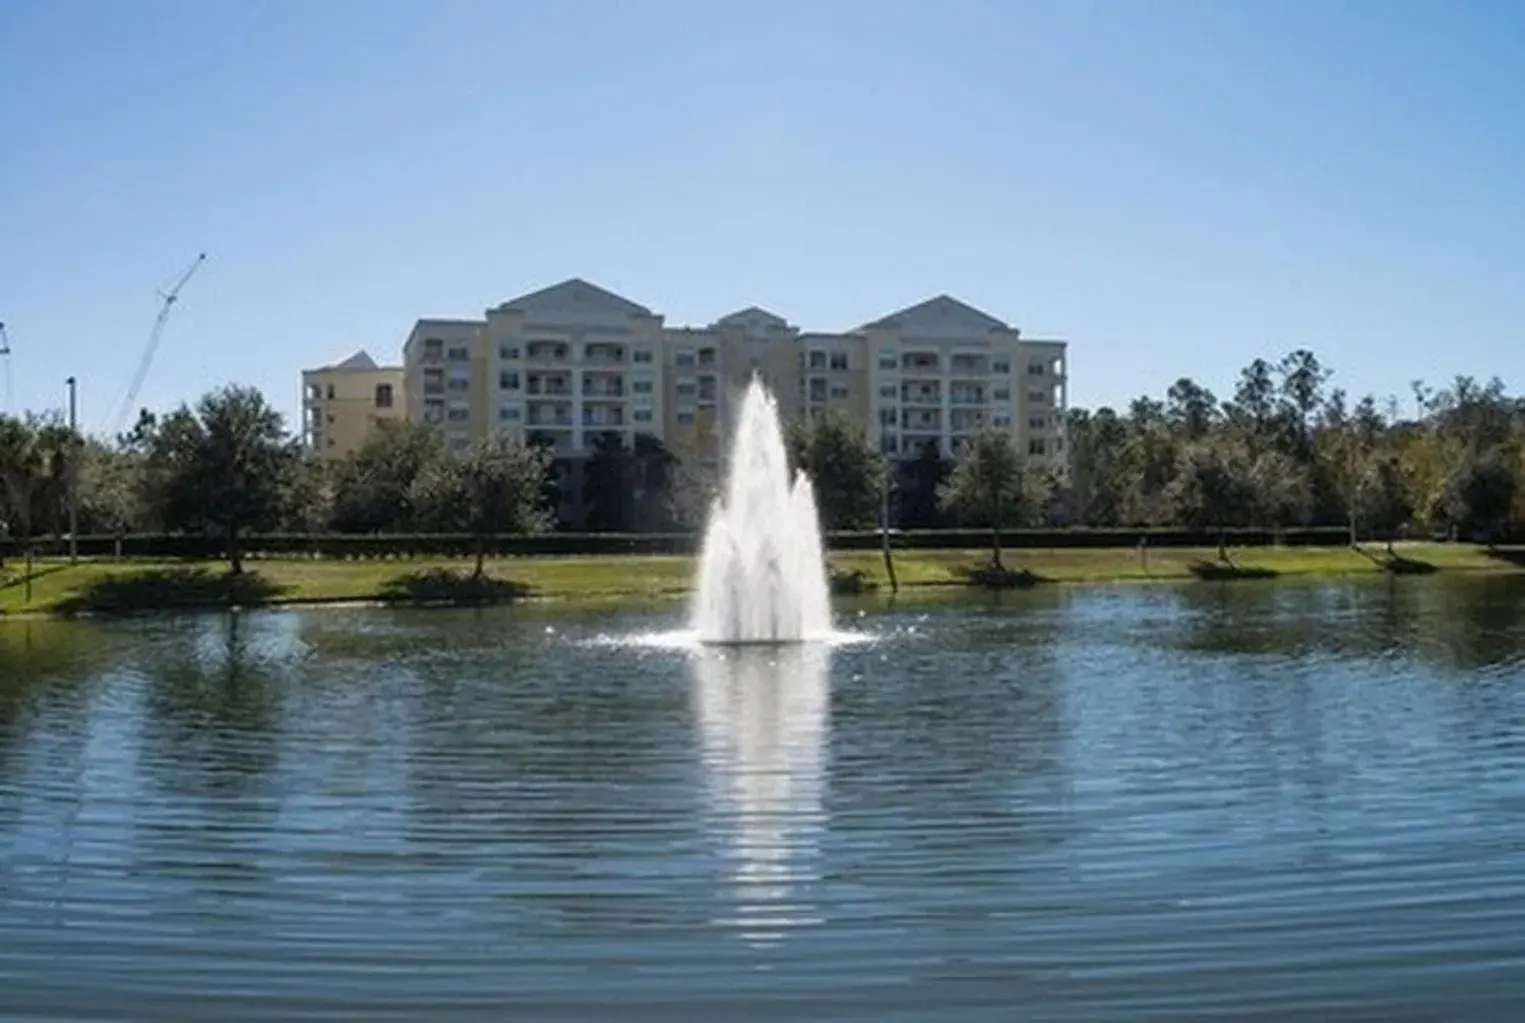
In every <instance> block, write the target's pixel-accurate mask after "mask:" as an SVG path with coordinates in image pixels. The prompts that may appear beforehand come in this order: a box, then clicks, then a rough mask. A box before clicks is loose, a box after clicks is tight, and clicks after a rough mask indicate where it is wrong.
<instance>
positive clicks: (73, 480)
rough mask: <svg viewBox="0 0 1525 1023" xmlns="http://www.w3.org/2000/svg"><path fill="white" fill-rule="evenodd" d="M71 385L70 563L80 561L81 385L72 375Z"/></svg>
mask: <svg viewBox="0 0 1525 1023" xmlns="http://www.w3.org/2000/svg"><path fill="white" fill-rule="evenodd" d="M67 383H68V385H69V564H71V565H73V564H77V563H78V561H79V433H78V429H79V426H78V424H79V406H78V400H77V399H78V394H79V386H78V383H77V381H76V380H75V379H74V378H73V377H70V378H69V379H68V381H67Z"/></svg>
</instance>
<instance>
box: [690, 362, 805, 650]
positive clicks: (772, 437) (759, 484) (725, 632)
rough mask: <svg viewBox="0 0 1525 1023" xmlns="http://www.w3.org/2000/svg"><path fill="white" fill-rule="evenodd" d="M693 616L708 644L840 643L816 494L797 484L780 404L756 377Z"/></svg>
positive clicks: (702, 562)
mask: <svg viewBox="0 0 1525 1023" xmlns="http://www.w3.org/2000/svg"><path fill="white" fill-rule="evenodd" d="M698 583H699V585H698V588H697V593H696V596H695V602H694V609H693V617H694V625H695V627H696V628H697V629H698V632H699V639H700V641H701V642H705V643H799V642H805V641H810V640H825V639H829V638H830V637H831V604H830V599H829V596H828V593H827V586H826V567H825V561H824V559H823V557H822V552H821V528H820V519H819V516H818V515H817V512H816V506H815V491H814V489H813V488H812V487H811V485H810V479H809V477H807V476H806V475H805V474H804V473H803V472H799V473H795V474H794V475H793V477H792V478H791V476H790V472H789V462H788V458H787V456H786V454H785V450H784V436H783V430H782V429H781V428H780V425H779V419H778V405H777V402H776V401H775V400H774V398H773V395H772V394H770V393H769V392H768V389H767V388H766V387H765V386H763V383H762V381H761V380H759V379H757V378H756V377H753V379H752V382H751V383H750V384H749V385H748V386H747V390H746V394H745V395H744V396H743V398H742V403H741V415H740V417H739V418H738V420H737V424H736V432H735V435H734V437H733V440H732V443H731V450H730V456H729V461H728V463H727V473H726V485H725V489H724V491H723V493H722V494H721V495H720V497H719V498H717V499H716V501H715V504H714V506H713V507H712V508H711V510H710V519H709V525H708V527H707V528H706V530H705V534H704V546H703V549H702V550H701V552H700V556H699V579H698Z"/></svg>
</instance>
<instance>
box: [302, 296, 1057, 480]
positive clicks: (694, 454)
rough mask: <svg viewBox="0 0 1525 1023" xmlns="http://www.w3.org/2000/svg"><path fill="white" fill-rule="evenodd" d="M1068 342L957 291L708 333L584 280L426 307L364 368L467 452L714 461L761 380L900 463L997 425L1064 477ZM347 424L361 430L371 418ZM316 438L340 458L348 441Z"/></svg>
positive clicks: (739, 319) (749, 317)
mask: <svg viewBox="0 0 1525 1023" xmlns="http://www.w3.org/2000/svg"><path fill="white" fill-rule="evenodd" d="M1067 351H1068V349H1067V346H1066V343H1065V342H1063V341H1057V340H1034V339H1029V338H1025V337H1023V336H1022V335H1021V333H1020V331H1018V329H1017V328H1015V327H1013V326H1010V325H1009V324H1007V323H1005V322H1003V321H1002V320H999V319H997V318H996V317H994V316H991V315H989V314H988V313H985V312H982V311H980V310H979V309H976V308H974V307H972V306H970V305H967V304H965V303H963V302H960V301H958V300H957V299H955V298H952V297H950V296H948V295H939V296H937V297H935V298H932V299H929V300H927V301H924V302H920V303H918V304H916V305H912V306H909V307H907V308H905V309H901V310H900V311H898V312H895V313H891V314H890V315H888V316H885V317H882V318H880V319H877V320H874V321H872V322H870V323H866V324H863V325H862V326H860V327H857V328H855V329H853V330H849V331H844V332H841V333H821V332H804V331H801V330H800V329H799V328H798V327H797V326H795V325H793V324H791V323H789V322H788V321H787V320H786V319H784V318H783V317H781V316H779V315H777V314H776V313H772V312H769V311H768V310H766V309H760V308H757V307H755V306H754V307H750V308H747V309H742V310H740V311H738V312H734V313H731V314H730V315H727V316H723V317H721V318H720V319H718V320H716V321H715V322H713V323H711V324H709V325H708V326H705V327H686V326H677V327H674V326H668V325H667V324H666V323H665V322H664V318H663V316H662V315H661V314H659V313H656V312H653V311H652V310H651V309H649V308H647V307H646V306H644V305H641V304H639V303H637V302H634V301H631V300H630V299H627V298H624V297H622V296H620V295H616V294H614V293H613V292H611V291H608V290H606V289H604V288H601V287H598V286H597V285H594V284H591V283H589V282H587V281H584V280H581V279H577V278H573V279H571V280H567V281H563V282H561V283H560V284H556V285H553V286H551V287H548V288H544V289H541V290H539V291H534V292H531V293H529V294H527V295H522V296H520V297H519V298H514V299H510V300H509V301H507V302H504V303H502V304H501V305H498V306H495V307H493V308H490V309H488V310H486V312H485V313H484V315H483V317H482V318H481V319H438V318H429V319H421V320H419V321H418V322H417V323H416V324H414V326H413V329H412V331H411V332H410V333H409V335H408V337H407V340H406V342H405V343H404V345H403V368H402V369H401V370H383V369H381V368H379V367H375V365H374V363H370V371H372V372H374V373H392V374H396V376H397V377H398V378H400V379H399V382H398V384H397V385H396V386H397V389H398V391H399V392H400V394H401V395H402V397H401V398H400V399H399V398H398V397H396V393H395V392H394V401H395V407H396V408H397V409H398V410H400V411H401V412H405V414H406V415H407V417H408V418H409V419H412V420H414V421H416V422H426V423H438V424H440V425H441V426H442V428H443V430H444V432H445V435H446V438H447V442H448V444H449V445H450V446H451V447H452V448H456V449H460V448H464V447H466V446H467V445H469V444H470V443H471V442H472V440H474V439H476V438H479V437H485V436H487V435H488V434H490V433H493V432H507V433H509V434H511V435H514V436H518V437H521V438H524V439H534V440H537V441H539V442H541V443H544V444H547V445H548V446H550V448H551V449H552V450H553V451H554V452H555V453H556V455H557V456H558V457H560V458H562V459H574V460H575V459H578V458H581V457H583V456H585V455H587V454H588V453H589V451H590V450H592V448H593V445H594V444H595V443H602V442H601V441H599V438H600V437H602V436H604V435H608V434H613V435H615V436H617V437H618V438H619V439H620V440H621V441H622V442H623V443H624V445H625V446H626V447H633V446H634V444H635V441H636V438H637V437H638V436H640V435H642V434H649V435H651V436H653V437H655V438H658V439H659V440H661V441H662V443H663V444H664V446H665V447H666V448H667V449H668V450H670V451H672V452H673V453H674V454H676V455H678V457H680V458H683V459H698V460H700V461H701V462H710V463H717V464H718V462H719V460H720V459H721V458H722V457H723V452H724V448H725V442H726V439H727V430H728V426H729V424H730V423H732V422H733V421H734V419H735V413H736V410H737V406H738V403H739V401H740V397H741V394H742V393H743V391H744V390H745V388H746V386H747V383H748V381H749V380H750V379H751V378H752V376H753V375H754V374H755V375H758V376H761V377H762V379H763V380H764V381H765V382H766V383H767V384H768V385H769V387H770V389H771V390H772V391H773V393H774V395H775V396H776V397H777V399H778V402H779V406H780V412H781V414H782V415H783V416H784V417H785V418H786V419H787V418H792V417H795V416H798V415H802V414H804V415H808V414H813V413H815V412H817V411H820V410H825V409H838V410H841V411H842V412H844V413H845V414H847V415H848V416H850V417H851V418H853V419H854V420H856V421H858V422H861V423H863V424H864V426H865V427H866V429H867V430H868V432H869V434H870V436H871V437H873V439H874V441H875V443H876V444H878V445H879V447H880V450H881V451H883V452H884V453H885V455H887V456H889V457H891V458H893V459H896V460H900V461H909V460H912V459H915V458H917V457H919V456H920V455H922V454H923V452H925V451H927V450H928V449H929V448H930V449H935V450H936V451H937V452H938V453H939V454H940V455H941V456H942V457H944V458H952V457H955V456H956V454H957V451H958V447H959V445H960V443H961V442H962V441H963V440H964V439H965V438H966V437H968V436H969V435H970V434H971V433H973V432H974V431H975V430H978V429H979V428H980V427H981V426H983V425H985V424H987V423H988V424H991V425H994V426H998V427H1001V428H1003V429H1008V430H1010V431H1011V433H1012V435H1013V436H1014V438H1015V439H1016V442H1017V444H1018V447H1019V448H1020V449H1021V450H1022V451H1023V452H1024V453H1025V454H1026V456H1027V458H1028V459H1029V464H1033V465H1037V466H1041V467H1043V468H1046V469H1050V470H1053V471H1055V472H1058V473H1061V474H1062V473H1063V472H1064V471H1065V469H1066V466H1067V459H1068V452H1067V450H1066V438H1065V429H1064V426H1065V422H1064V419H1065V411H1066V407H1067V404H1068V383H1069V374H1068V365H1067ZM367 362H369V358H368V357H367ZM343 365H344V364H341V365H340V366H339V367H331V368H330V369H328V370H317V371H313V373H337V372H339V371H340V369H341V367H342V366H343ZM357 368H358V367H357ZM308 376H309V375H308V374H304V385H305V384H307V383H308ZM355 379H356V380H358V379H359V378H358V377H356V378H355ZM388 379H389V380H390V379H392V378H390V377H389V378H388ZM324 380H325V381H326V380H327V378H324ZM378 382H379V378H378ZM322 386H326V383H324V384H323V385H322ZM320 389H321V387H320ZM308 390H309V391H310V390H311V389H310V388H309V389H308ZM352 390H354V388H350V389H348V390H345V392H344V393H350V392H351V391H352ZM361 390H363V388H361ZM355 393H359V392H358V391H356V392H355ZM373 397H374V395H373ZM315 407H316V406H315ZM371 411H373V410H367V414H370V413H371ZM374 411H375V412H377V413H379V412H380V410H379V409H375V410H374ZM328 414H329V413H328V411H327V407H326V406H325V410H324V412H323V416H327V415H328ZM354 422H355V423H356V424H358V425H357V426H355V427H353V429H360V427H361V426H363V422H364V419H363V418H362V419H361V420H354ZM345 428H346V429H352V428H351V427H348V426H346V427H345ZM362 435H363V430H362ZM319 436H320V440H321V444H323V445H328V448H327V450H328V452H330V453H335V452H339V451H343V450H348V449H349V448H350V447H351V446H352V445H353V443H355V442H354V441H345V440H340V439H338V438H337V437H336V438H335V443H334V444H332V445H329V439H328V438H329V437H330V436H333V434H332V431H330V432H329V433H327V434H320V435H319ZM574 489H575V488H574Z"/></svg>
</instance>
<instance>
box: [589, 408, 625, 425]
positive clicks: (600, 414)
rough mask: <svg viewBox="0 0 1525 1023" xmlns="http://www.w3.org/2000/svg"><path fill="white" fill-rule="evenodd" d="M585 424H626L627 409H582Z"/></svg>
mask: <svg viewBox="0 0 1525 1023" xmlns="http://www.w3.org/2000/svg"><path fill="white" fill-rule="evenodd" d="M582 425H584V426H610V427H612V426H624V425H625V410H624V409H622V408H585V409H583V410H582Z"/></svg>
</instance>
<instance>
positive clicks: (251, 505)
mask: <svg viewBox="0 0 1525 1023" xmlns="http://www.w3.org/2000/svg"><path fill="white" fill-rule="evenodd" d="M295 457H296V448H295V446H294V445H293V444H292V443H291V441H290V440H289V439H288V438H287V436H286V431H285V426H284V424H283V422H282V419H281V414H280V413H279V412H277V411H276V410H275V409H273V408H271V407H270V405H269V404H267V403H266V401H265V398H264V395H262V394H260V392H259V391H257V390H255V389H254V388H250V387H240V386H237V385H232V386H228V387H225V388H223V389H221V390H218V391H214V392H212V393H210V394H208V395H206V396H205V397H203V398H202V399H201V401H200V402H199V403H198V404H197V406H196V410H195V411H194V412H192V411H191V409H190V408H188V407H187V406H184V405H182V406H181V407H180V408H179V409H177V410H176V411H174V412H172V413H171V414H170V415H169V416H167V417H165V419H164V420H162V421H161V422H160V423H159V424H158V427H157V429H156V430H155V431H154V434H153V437H152V439H151V441H150V442H149V455H148V466H147V469H148V471H147V473H146V474H145V479H146V484H147V488H148V491H147V494H148V497H149V498H150V500H151V501H153V503H154V504H155V506H156V508H157V511H158V515H159V519H160V521H161V522H162V523H163V524H164V526H165V527H166V528H168V529H171V530H185V531H194V530H211V531H216V532H219V533H221V534H222V536H223V537H224V540H225V543H226V551H227V558H228V567H229V571H230V572H232V574H234V575H238V574H240V573H242V572H243V550H242V546H241V543H242V538H243V536H244V535H245V534H246V533H247V532H249V531H251V530H257V529H268V528H270V527H271V526H273V525H274V524H275V523H277V522H278V521H279V519H280V513H281V500H282V496H283V482H284V481H285V480H286V478H287V471H288V466H289V464H290V462H291V461H292V460H293V459H294V458H295Z"/></svg>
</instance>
